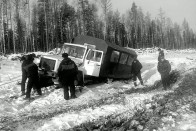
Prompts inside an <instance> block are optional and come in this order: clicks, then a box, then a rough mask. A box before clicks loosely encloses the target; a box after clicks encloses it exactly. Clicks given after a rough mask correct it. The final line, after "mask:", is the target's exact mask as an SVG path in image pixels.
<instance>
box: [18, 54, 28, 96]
mask: <svg viewBox="0 0 196 131" xmlns="http://www.w3.org/2000/svg"><path fill="white" fill-rule="evenodd" d="M20 61H21V62H22V64H21V70H22V81H21V92H22V94H21V96H23V95H25V83H26V80H27V72H26V71H25V70H24V68H23V67H25V66H27V65H28V64H30V61H28V55H23V56H22V58H21V60H20Z"/></svg>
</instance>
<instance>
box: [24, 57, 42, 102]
mask: <svg viewBox="0 0 196 131" xmlns="http://www.w3.org/2000/svg"><path fill="white" fill-rule="evenodd" d="M28 60H29V61H30V64H29V65H27V66H25V67H24V70H25V71H26V72H27V77H28V83H27V92H26V97H25V98H24V99H30V95H31V89H32V87H35V88H36V90H37V93H38V95H42V92H41V87H40V85H39V75H38V67H37V65H36V64H35V63H34V62H33V60H34V58H33V55H32V54H30V55H28Z"/></svg>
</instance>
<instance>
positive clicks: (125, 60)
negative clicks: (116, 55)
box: [119, 53, 128, 64]
mask: <svg viewBox="0 0 196 131" xmlns="http://www.w3.org/2000/svg"><path fill="white" fill-rule="evenodd" d="M127 58H128V54H125V53H122V54H121V56H120V61H119V63H120V64H126V62H127Z"/></svg>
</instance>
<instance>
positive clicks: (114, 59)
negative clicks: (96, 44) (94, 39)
mask: <svg viewBox="0 0 196 131" xmlns="http://www.w3.org/2000/svg"><path fill="white" fill-rule="evenodd" d="M119 55H120V52H118V51H112V55H111V58H110V61H111V62H115V63H118V59H119Z"/></svg>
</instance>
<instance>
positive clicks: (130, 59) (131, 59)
mask: <svg viewBox="0 0 196 131" xmlns="http://www.w3.org/2000/svg"><path fill="white" fill-rule="evenodd" d="M132 62H133V57H132V56H131V55H129V58H128V61H127V65H132Z"/></svg>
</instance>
